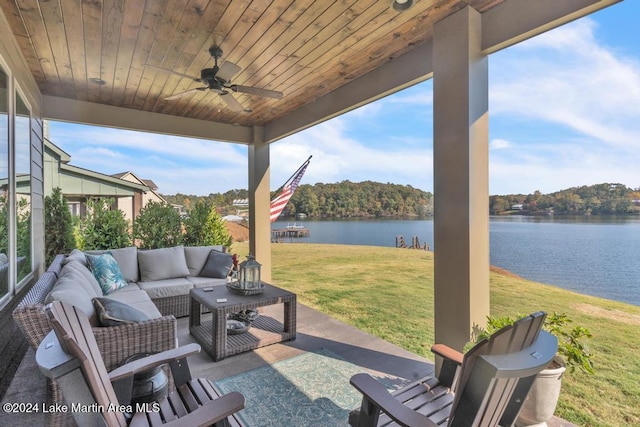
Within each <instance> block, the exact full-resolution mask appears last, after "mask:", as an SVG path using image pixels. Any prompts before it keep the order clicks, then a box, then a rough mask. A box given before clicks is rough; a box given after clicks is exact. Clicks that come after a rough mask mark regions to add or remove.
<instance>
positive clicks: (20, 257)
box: [13, 91, 31, 283]
mask: <svg viewBox="0 0 640 427" xmlns="http://www.w3.org/2000/svg"><path fill="white" fill-rule="evenodd" d="M14 126H15V131H14V134H15V138H14V142H15V144H14V147H15V149H14V153H15V154H14V159H15V173H14V174H13V178H14V182H15V189H16V200H15V218H16V221H15V224H16V273H17V280H16V283H19V282H20V280H22V279H23V278H24V277H25V276H26V275H27V274H29V273H30V272H31V110H30V109H29V107H28V106H27V104H26V103H25V102H24V100H23V99H22V97H21V96H20V93H18V92H17V91H16V114H15V125H14Z"/></svg>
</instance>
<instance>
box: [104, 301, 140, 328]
mask: <svg viewBox="0 0 640 427" xmlns="http://www.w3.org/2000/svg"><path fill="white" fill-rule="evenodd" d="M91 301H92V302H93V306H94V307H95V309H96V313H97V314H98V319H100V324H101V325H102V326H118V325H122V324H125V323H136V322H143V321H145V320H149V319H150V318H149V316H147V315H146V314H145V313H143V312H141V311H140V310H138V309H137V308H134V307H131V306H130V305H128V304H125V303H123V302H120V301H116V300H113V299H109V298H92V299H91Z"/></svg>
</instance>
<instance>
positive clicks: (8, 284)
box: [0, 58, 33, 304]
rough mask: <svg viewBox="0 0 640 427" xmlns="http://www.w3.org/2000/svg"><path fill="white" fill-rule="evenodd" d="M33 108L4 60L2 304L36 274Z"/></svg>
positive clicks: (0, 82) (0, 90) (0, 96)
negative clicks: (33, 262)
mask: <svg viewBox="0 0 640 427" xmlns="http://www.w3.org/2000/svg"><path fill="white" fill-rule="evenodd" d="M31 127H32V119H31V108H30V107H29V105H28V103H27V102H26V101H25V98H24V97H23V96H22V94H21V93H20V92H19V90H18V88H17V85H16V84H14V81H13V80H12V77H11V74H10V73H9V70H8V68H7V67H5V66H3V62H2V58H0V304H4V303H5V302H6V301H7V300H9V298H11V296H12V295H13V294H14V293H15V291H16V288H17V284H19V283H20V281H24V280H23V279H25V278H27V276H29V275H30V273H31V271H32V269H33V268H32V259H33V256H32V248H33V243H32V234H33V233H32V227H31V199H32V195H31V132H32V129H31Z"/></svg>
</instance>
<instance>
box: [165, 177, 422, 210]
mask: <svg viewBox="0 0 640 427" xmlns="http://www.w3.org/2000/svg"><path fill="white" fill-rule="evenodd" d="M163 197H164V198H165V200H166V201H167V202H168V203H175V204H180V205H183V206H184V207H185V208H186V209H187V211H188V210H190V209H191V207H192V206H194V205H195V203H196V202H197V201H198V200H200V199H204V200H206V201H208V202H211V203H213V204H214V205H215V206H216V207H217V208H218V210H219V211H220V212H221V213H222V214H228V213H235V208H234V207H233V206H232V205H233V200H235V199H244V198H246V197H248V194H247V190H231V191H227V192H226V193H223V194H220V193H216V194H209V195H208V196H194V195H185V194H176V195H174V196H166V195H163ZM432 202H433V196H432V194H431V193H429V192H426V191H422V190H419V189H417V188H413V187H411V186H410V185H399V184H389V183H387V184H382V183H379V182H373V181H365V182H359V183H355V182H350V181H342V182H339V183H335V184H322V183H318V184H314V185H309V184H303V185H300V186H298V189H297V190H296V192H295V193H294V194H293V197H291V200H290V201H289V204H288V205H287V207H286V208H285V210H284V211H283V212H282V217H288V216H289V217H293V216H295V215H296V214H297V213H304V214H306V215H307V216H308V217H310V218H322V217H386V216H429V215H431V214H432V213H433V203H432Z"/></svg>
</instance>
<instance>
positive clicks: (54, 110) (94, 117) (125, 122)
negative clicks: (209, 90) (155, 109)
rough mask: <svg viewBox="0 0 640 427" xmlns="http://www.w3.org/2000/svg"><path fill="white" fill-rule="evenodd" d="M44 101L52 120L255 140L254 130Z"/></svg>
mask: <svg viewBox="0 0 640 427" xmlns="http://www.w3.org/2000/svg"><path fill="white" fill-rule="evenodd" d="M42 99H43V103H42V106H43V107H42V110H43V111H42V116H43V118H45V119H50V120H58V121H63V122H72V123H82V124H87V125H95V126H106V127H113V128H119V129H128V130H136V131H141V132H152V133H161V134H165V135H176V136H184V137H188V138H198V139H208V140H213V141H223V142H234V143H240V144H250V143H251V140H252V139H251V138H252V137H253V128H251V127H246V126H234V125H228V124H223V123H216V122H210V121H205V120H197V119H190V118H186V117H178V116H171V115H168V114H160V113H151V112H147V111H140V110H133V109H129V108H122V107H114V106H110V105H102V104H97V103H92V102H85V101H76V100H72V99H67V98H60V97H54V96H46V95H45V96H43V97H42Z"/></svg>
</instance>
